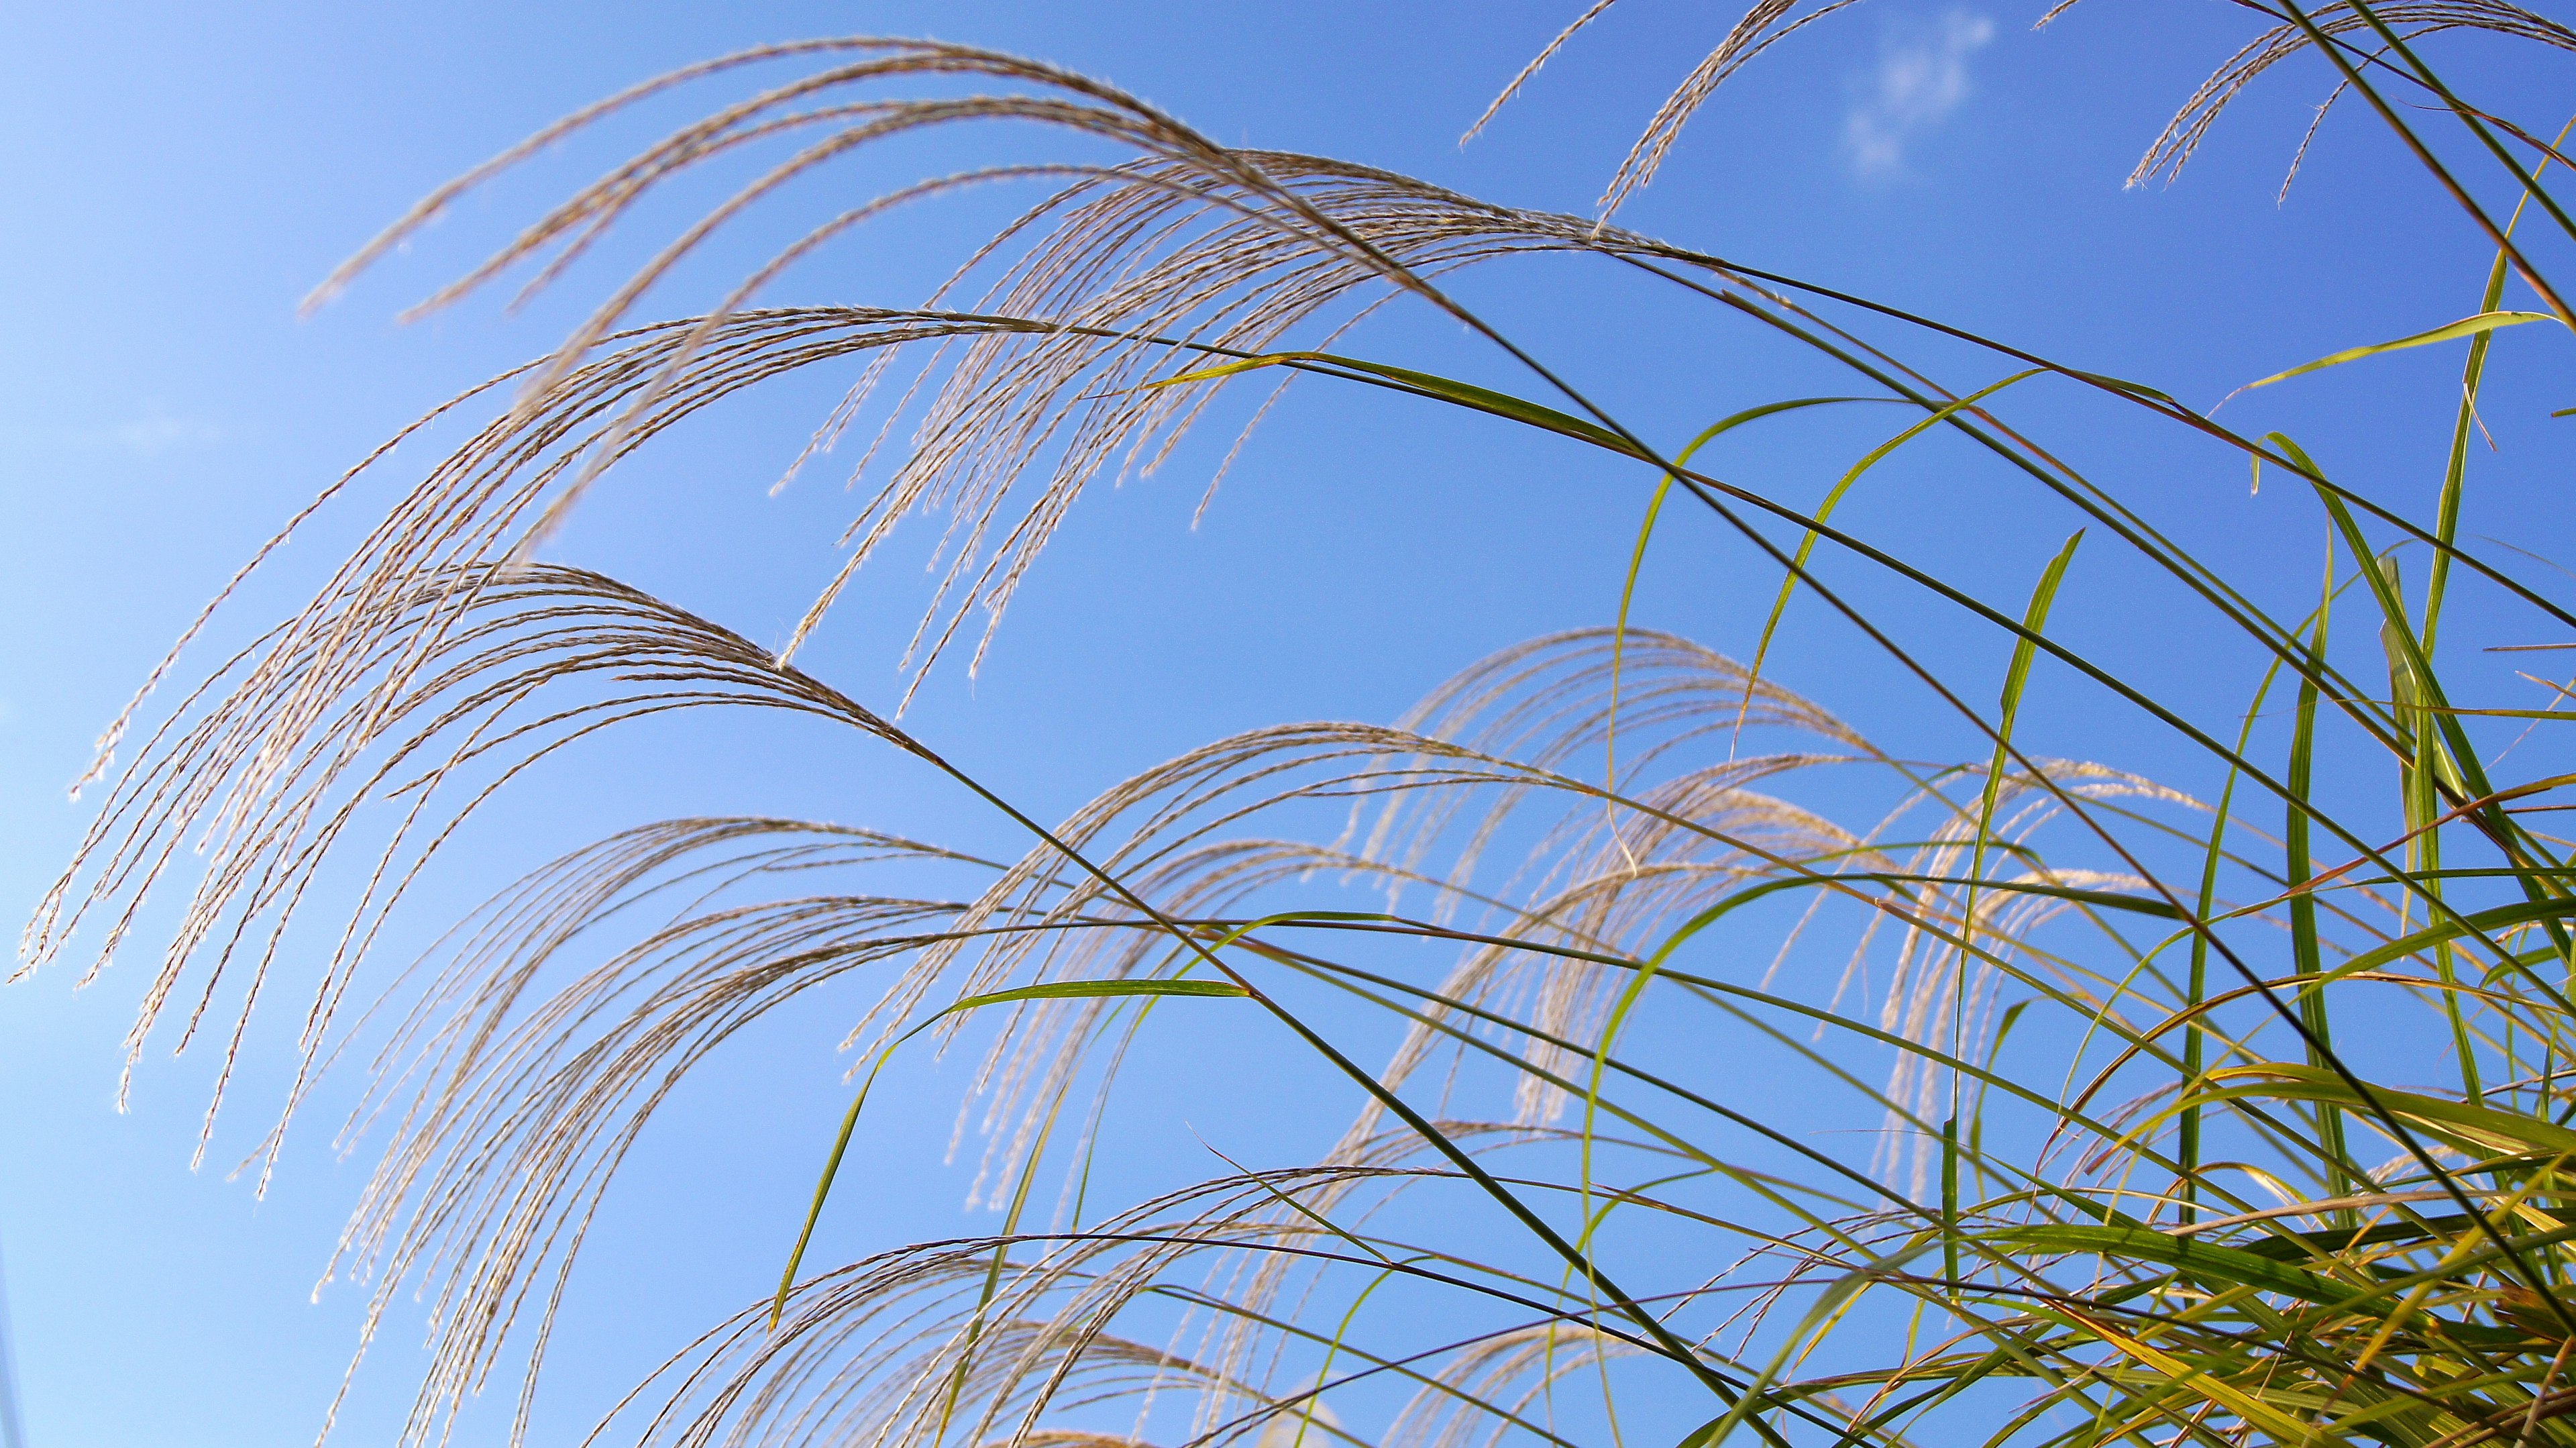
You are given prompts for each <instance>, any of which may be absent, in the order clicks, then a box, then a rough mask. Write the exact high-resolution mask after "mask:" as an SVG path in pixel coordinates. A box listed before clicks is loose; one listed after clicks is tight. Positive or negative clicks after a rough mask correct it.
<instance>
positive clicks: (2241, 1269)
mask: <svg viewBox="0 0 2576 1448" xmlns="http://www.w3.org/2000/svg"><path fill="white" fill-rule="evenodd" d="M2344 1235H2345V1236H2349V1235H2350V1234H2349V1233H2346V1234H2344ZM1986 1240H1988V1241H1990V1242H1995V1243H1999V1244H2002V1245H2005V1246H2013V1247H2026V1248H2029V1249H2031V1250H2034V1251H2039V1252H2094V1253H2099V1254H2101V1255H2102V1256H2105V1257H2111V1258H2115V1259H2118V1260H2121V1261H2137V1262H2155V1263H2159V1264H2161V1265H2163V1266H2167V1267H2171V1268H2174V1269H2175V1270H2177V1271H2179V1272H2182V1273H2185V1274H2187V1275H2189V1276H2192V1277H2196V1278H2199V1279H2202V1280H2204V1281H2208V1282H2218V1283H2224V1284H2226V1285H2228V1286H2232V1287H2252V1288H2256V1289H2259V1290H2261V1291H2264V1292H2278V1293H2281V1294H2282V1295H2284V1296H2287V1297H2296V1298H2298V1299H2300V1300H2301V1301H2303V1302H2313V1303H2317V1304H2318V1305H2320V1306H2324V1307H2339V1306H2341V1305H2343V1304H2345V1303H2347V1302H2350V1301H2352V1300H2353V1299H2354V1298H2355V1297H2358V1296H2360V1295H2361V1294H2360V1293H2359V1292H2358V1291H2357V1290H2356V1289H2353V1288H2349V1287H2345V1286H2342V1285H2341V1284H2339V1283H2335V1282H2332V1281H2329V1280H2327V1279H2326V1278H2323V1277H2320V1276H2318V1275H2317V1274H2315V1273H2313V1272H2309V1271H2305V1270H2303V1269H2301V1268H2297V1267H2292V1266H2290V1265H2288V1264H2287V1263H2283V1262H2279V1261H2276V1260H2274V1259H2272V1258H2270V1257H2267V1256H2258V1255H2256V1254H2255V1253H2253V1252H2249V1251H2246V1250H2244V1249H2242V1248H2237V1247H2222V1246H2220V1245H2218V1244H2217V1243H2214V1242H2202V1241H2199V1240H2196V1239H2194V1238H2190V1237H2175V1236H2170V1235H2168V1234H2166V1233H2163V1232H2159V1231H2157V1230H2155V1229H2154V1228H2152V1227H2119V1226H2095V1225H2092V1224H2090V1223H2077V1222H2068V1223H2048V1224H2045V1225H2041V1226H2033V1227H2005V1228H2002V1229H2001V1230H1998V1231H1995V1232H1992V1233H1990V1234H1988V1235H1987V1238H1986ZM2336 1240H2337V1241H2341V1240H2342V1238H2337V1239H2336Z"/></svg>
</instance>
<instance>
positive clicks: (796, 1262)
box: [769, 979, 1251, 1331]
mask: <svg viewBox="0 0 2576 1448" xmlns="http://www.w3.org/2000/svg"><path fill="white" fill-rule="evenodd" d="M1250 994H1251V992H1250V991H1248V990H1245V989H1244V988H1243V987H1242V986H1239V985H1236V984H1234V983H1232V982H1230V981H1222V980H1186V979H1183V980H1059V981H1049V982H1047V983H1045V984H1043V985H1024V986H1017V987H1014V988H1013V989H1010V990H997V991H992V992H989V993H987V994H984V995H976V996H968V997H966V998H965V999H964V1000H961V1001H958V1002H957V1003H956V1004H954V1005H951V1006H949V1007H948V1008H947V1009H945V1010H942V1011H940V1012H939V1013H938V1014H936V1015H933V1016H931V1017H930V1018H929V1019H927V1020H924V1021H922V1022H921V1023H920V1024H918V1025H915V1026H914V1027H913V1028H912V1029H911V1030H908V1031H906V1032H904V1033H903V1034H902V1035H900V1036H897V1037H896V1038H895V1039H894V1040H893V1041H892V1042H891V1043H889V1044H888V1045H887V1046H886V1048H885V1049H884V1050H883V1051H880V1052H878V1053H877V1059H876V1062H875V1064H873V1065H871V1066H869V1067H868V1074H867V1078H866V1079H865V1080H864V1081H862V1082H860V1083H859V1094H858V1095H856V1096H854V1097H852V1098H851V1099H850V1109H849V1110H848V1111H847V1112H845V1113H843V1114H842V1117H841V1129H840V1131H839V1133H838V1134H837V1135H835V1136H834V1137H833V1138H832V1150H831V1154H830V1155H828V1156H826V1157H825V1158H824V1160H823V1175H822V1179H821V1180H819V1181H817V1182H815V1183H814V1204H813V1205H812V1206H811V1207H808V1208H807V1209H806V1211H805V1225H804V1227H803V1229H802V1230H800V1231H798V1232H797V1234H796V1246H795V1249H794V1250H793V1251H791V1252H789V1253H788V1254H787V1270H786V1271H784V1272H781V1273H780V1274H779V1275H778V1295H777V1296H776V1297H775V1298H773V1299H772V1300H771V1301H770V1304H769V1326H770V1329H771V1330H772V1331H776V1330H777V1327H778V1319H779V1316H780V1314H782V1313H784V1312H785V1311H786V1310H787V1294H788V1293H789V1292H791V1291H793V1290H794V1289H795V1286H796V1269H797V1268H798V1267H799V1266H801V1265H803V1263H804V1261H805V1247H806V1244H808V1243H809V1242H811V1241H813V1239H814V1224H815V1223H816V1222H818V1221H820V1220H822V1217H823V1203H824V1201H825V1200H826V1199H827V1198H829V1197H830V1196H831V1195H832V1180H833V1178H834V1177H836V1176H838V1175H840V1171H841V1158H842V1156H843V1155H844V1154H846V1153H847V1152H848V1151H849V1149H850V1133H851V1132H852V1131H853V1130H855V1129H856V1128H857V1127H858V1124H859V1110H860V1108H862V1107H864V1106H866V1105H867V1104H868V1092H869V1090H870V1089H871V1088H873V1087H874V1086H875V1085H876V1081H877V1073H878V1072H880V1071H882V1070H884V1069H885V1065H886V1062H887V1061H889V1060H891V1059H893V1057H894V1053H895V1050H896V1048H897V1047H900V1046H901V1045H903V1044H904V1042H906V1041H909V1040H911V1039H912V1038H913V1037H915V1036H918V1035H920V1034H921V1033H922V1032H924V1031H926V1030H929V1029H930V1028H931V1027H932V1026H935V1025H937V1024H939V1023H940V1022H941V1021H944V1020H946V1019H948V1018H949V1017H950V1016H953V1015H958V1014H960V1013H962V1012H965V1011H971V1010H977V1009H980V1008H982V1007H984V1006H995V1005H1007V1004H1010V1003H1012V1002H1016V1001H1044V1000H1084V999H1098V998H1102V997H1110V996H1195V997H1201V998H1206V997H1228V996H1233V997H1241V996H1248V995H1250Z"/></svg>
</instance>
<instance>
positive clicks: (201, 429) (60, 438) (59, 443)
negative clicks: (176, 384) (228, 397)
mask: <svg viewBox="0 0 2576 1448" xmlns="http://www.w3.org/2000/svg"><path fill="white" fill-rule="evenodd" d="M231 436H232V431H231V429H229V428H227V427H225V426H224V425H223V424H221V423H220V422H217V421H215V420H213V419H211V418H208V417H205V416H203V415H191V414H184V413H173V412H171V411H169V410H168V409H166V408H163V407H161V406H160V405H158V404H157V403H156V404H152V405H148V406H146V407H145V408H143V409H142V410H140V411H139V412H137V413H136V414H135V415H134V416H132V417H131V418H130V419H128V420H127V421H124V422H119V423H113V424H110V425H108V426H105V427H65V426H59V425H55V426H47V425H43V424H31V423H11V422H8V421H0V446H7V447H12V448H15V449H23V450H28V451H41V452H89V453H95V452H119V453H127V454H130V455H132V456H135V457H146V458H149V457H160V456H162V455H163V454H166V453H173V452H182V451H189V450H193V449H197V448H204V447H212V446H215V445H216V444H218V443H222V442H225V441H227V440H229V439H230V438H231Z"/></svg>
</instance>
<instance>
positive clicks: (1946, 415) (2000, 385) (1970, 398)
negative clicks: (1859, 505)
mask: <svg viewBox="0 0 2576 1448" xmlns="http://www.w3.org/2000/svg"><path fill="white" fill-rule="evenodd" d="M2046 371H2048V369H2047V368H2045V367H2032V368H2027V369H2025V370H2023V371H2020V372H2016V373H2014V374H2013V375H2011V376H2010V377H2007V378H2005V379H2003V380H2002V381H2000V382H1996V383H1992V384H1990V385H1988V386H1986V387H1983V388H1980V389H1978V390H1977V391H1975V392H1971V393H1969V394H1968V395H1967V396H1965V397H1962V398H1959V399H1957V400H1956V401H1953V402H1950V403H1947V404H1944V405H1943V406H1940V407H1937V408H1934V409H1933V410H1932V412H1931V414H1930V415H1929V416H1927V417H1925V418H1924V419H1923V420H1922V421H1920V422H1917V423H1915V424H1914V425H1913V426H1912V427H1909V428H1907V429H1905V430H1904V431H1903V432H1900V433H1898V434H1897V435H1896V436H1894V437H1891V438H1889V439H1888V440H1887V441H1885V442H1883V443H1880V444H1879V445H1878V446H1877V447H1874V448H1872V449H1870V450H1869V452H1868V454H1867V455H1866V456H1864V457H1862V458H1861V460H1860V461H1859V462H1856V463H1854V464H1852V466H1851V469H1850V471H1848V472H1846V473H1844V474H1843V475H1842V478H1841V480H1840V481H1838V482H1836V483H1835V484H1834V485H1833V487H1832V488H1830V489H1828V490H1827V491H1826V493H1825V500H1824V501H1823V502H1821V503H1819V504H1817V505H1816V511H1815V513H1814V515H1813V517H1814V521H1815V522H1816V523H1819V524H1821V523H1823V522H1824V521H1825V520H1826V519H1827V518H1830V517H1832V516H1833V514H1834V507H1835V505H1836V504H1839V503H1840V502H1842V500H1843V494H1845V493H1848V492H1850V491H1851V487H1852V484H1854V483H1857V482H1859V481H1860V479H1861V475H1862V474H1864V473H1866V472H1868V471H1869V470H1870V469H1871V468H1874V467H1876V466H1878V465H1879V463H1880V462H1882V461H1884V460H1885V459H1886V457H1887V455H1888V454H1890V453H1892V452H1894V451H1896V450H1897V449H1898V448H1901V447H1903V446H1905V445H1906V444H1907V443H1909V442H1912V441H1913V440H1914V439H1916V438H1918V437H1921V436H1922V435H1923V434H1925V433H1927V432H1929V431H1931V430H1932V429H1933V428H1935V427H1938V426H1940V425H1941V424H1942V423H1944V422H1947V421H1949V420H1950V419H1951V418H1953V417H1955V416H1957V415H1958V414H1959V413H1960V412H1962V411H1964V410H1966V409H1968V408H1970V407H1974V406H1975V405H1976V404H1978V403H1979V402H1982V401H1984V400H1985V399H1986V398H1989V397H1992V396H1993V395H1995V394H1996V393H1998V392H2001V391H2003V390H2004V389H2005V388H2007V387H2010V386H2012V385H2013V384H2014V383H2016V382H2023V381H2027V380H2029V379H2030V378H2033V377H2037V376H2039V375H2041V374H2042V373H2044V372H2046ZM1676 461H1677V462H1678V461H1679V460H1678V459H1676ZM1817 537H1818V530H1817V529H1816V528H1814V527H1810V528H1808V530H1807V532H1806V536H1805V537H1802V538H1800V539H1799V540H1798V548H1797V551H1796V553H1794V554H1793V555H1791V556H1792V557H1793V558H1794V560H1795V562H1794V563H1793V564H1792V565H1791V567H1790V569H1789V575H1788V576H1787V577H1786V578H1783V579H1781V580H1780V597H1779V599H1778V600H1777V601H1776V602H1774V603H1773V604H1772V605H1771V616H1770V617H1768V618H1766V619H1764V620H1763V621H1762V637H1761V640H1760V642H1758V643H1756V644H1755V645H1754V646H1753V664H1752V667H1751V668H1750V670H1748V671H1747V673H1746V675H1745V679H1744V702H1745V707H1748V708H1749V707H1751V705H1752V702H1753V685H1754V682H1755V681H1756V680H1758V679H1760V678H1761V677H1762V662H1763V660H1764V659H1765V658H1766V657H1768V656H1769V654H1770V652H1771V638H1772V635H1774V634H1776V633H1777V632H1779V629H1780V619H1781V616H1782V615H1783V614H1785V613H1787V612H1788V611H1789V598H1790V595H1792V594H1794V593H1795V592H1797V588H1798V575H1799V573H1800V572H1801V571H1802V570H1804V569H1805V568H1806V566H1807V560H1808V558H1810V557H1811V556H1813V555H1814V553H1815V551H1816V539H1817Z"/></svg>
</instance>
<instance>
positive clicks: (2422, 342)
mask: <svg viewBox="0 0 2576 1448" xmlns="http://www.w3.org/2000/svg"><path fill="white" fill-rule="evenodd" d="M2557 320H2558V319H2557V318H2556V317H2554V316H2552V315H2550V314H2549V313H2547V312H2480V313H2478V314H2477V315H2476V316H2474V317H2462V318H2461V319H2460V320H2458V321H2456V322H2452V323H2449V324H2448V325H2446V326H2440V327H2435V328H2434V329H2433V330H2431V331H2429V332H2418V333H2416V334H2415V335H2413V336H2411V337H2400V338H2398V339H2397V340H2396V341H2393V342H2374V343H2372V344H2371V345H2369V346H2367V347H2347V348H2345V349H2344V350H2342V351H2340V352H2336V353H2332V354H2330V355H2327V356H2324V357H2320V358H2318V359H2317V360H2315V361H2314V362H2307V363H2302V364H2300V365H2299V366H2296V367H2293V368H2291V369H2290V370H2289V371H2287V372H2275V373H2273V374H2272V375H2271V376H2269V377H2266V378H2264V379H2262V380H2261V381H2259V382H2248V383H2246V384H2245V385H2246V386H2247V387H2249V388H2250V387H2269V386H2271V385H2272V384H2273V383H2275V382H2279V381H2282V380H2284V379H2286V378H2291V377H2296V376H2298V375H2300V374H2301V373H2305V372H2314V371H2317V370H2318V369H2319V368H2324V367H2340V366H2342V365H2343V364H2344V363H2346V362H2358V361H2360V360H2361V359H2362V358H2364V357H2376V356H2378V355H2379V354H2380V353H2382V352H2403V351H2405V350H2406V349H2407V348H2409V347H2429V346H2431V345H2433V344H2434V343H2436V342H2449V341H2452V340H2455V339H2457V338H2460V337H2475V336H2480V335H2482V334H2484V333H2488V332H2492V331H2495V330H2496V329H2497V328H2499V327H2518V326H2520V325H2522V324H2523V323H2525V322H2555V321H2557Z"/></svg>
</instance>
